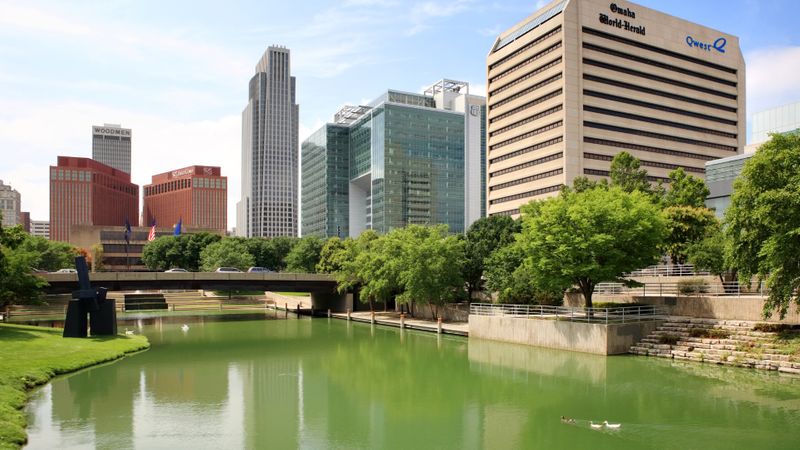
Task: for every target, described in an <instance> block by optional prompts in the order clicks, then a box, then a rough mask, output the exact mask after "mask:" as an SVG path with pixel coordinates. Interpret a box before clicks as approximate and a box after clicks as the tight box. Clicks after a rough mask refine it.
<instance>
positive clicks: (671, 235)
mask: <svg viewBox="0 0 800 450" xmlns="http://www.w3.org/2000/svg"><path fill="white" fill-rule="evenodd" d="M663 214H664V219H665V220H666V223H667V236H666V238H665V239H664V243H663V244H662V246H661V248H662V249H663V251H664V252H666V253H667V254H668V255H670V257H672V260H673V261H674V262H675V263H677V264H685V263H686V258H687V256H688V249H689V246H691V245H692V244H694V243H697V242H699V241H701V240H703V239H704V238H705V237H706V236H708V235H709V234H710V233H713V232H714V231H716V230H718V229H719V227H720V224H719V220H717V218H716V216H714V213H713V212H711V210H710V209H708V208H705V207H700V208H698V207H694V206H682V205H678V206H668V207H666V208H664V210H663Z"/></svg>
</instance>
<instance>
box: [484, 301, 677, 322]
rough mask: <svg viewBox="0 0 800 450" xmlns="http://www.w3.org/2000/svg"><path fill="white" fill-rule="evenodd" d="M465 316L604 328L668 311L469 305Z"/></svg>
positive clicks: (660, 308)
mask: <svg viewBox="0 0 800 450" xmlns="http://www.w3.org/2000/svg"><path fill="white" fill-rule="evenodd" d="M469 313H470V314H471V315H476V316H503V317H516V318H530V319H551V320H569V321H572V322H587V323H601V324H606V325H608V324H619V323H633V322H644V321H652V320H663V319H664V318H665V317H666V316H667V315H668V309H667V308H666V307H663V306H653V305H642V306H625V307H617V308H582V307H571V306H551V305H514V304H496V303H472V304H471V305H470V310H469Z"/></svg>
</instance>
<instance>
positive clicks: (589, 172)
mask: <svg viewBox="0 0 800 450" xmlns="http://www.w3.org/2000/svg"><path fill="white" fill-rule="evenodd" d="M583 174H584V175H597V176H599V177H607V176H610V175H609V172H608V171H607V170H597V169H583ZM647 180H648V181H653V182H659V181H661V182H664V183H669V182H670V179H669V178H664V177H656V176H653V175H648V176H647Z"/></svg>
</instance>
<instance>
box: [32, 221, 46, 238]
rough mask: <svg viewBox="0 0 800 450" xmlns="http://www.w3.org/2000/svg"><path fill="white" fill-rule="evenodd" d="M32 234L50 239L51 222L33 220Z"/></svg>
mask: <svg viewBox="0 0 800 450" xmlns="http://www.w3.org/2000/svg"><path fill="white" fill-rule="evenodd" d="M31 236H41V237H43V238H45V239H50V222H48V221H46V220H31Z"/></svg>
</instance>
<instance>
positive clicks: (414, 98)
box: [301, 80, 485, 237]
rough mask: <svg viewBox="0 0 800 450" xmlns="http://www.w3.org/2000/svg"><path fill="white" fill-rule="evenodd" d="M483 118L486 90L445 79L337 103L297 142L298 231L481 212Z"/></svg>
mask: <svg viewBox="0 0 800 450" xmlns="http://www.w3.org/2000/svg"><path fill="white" fill-rule="evenodd" d="M484 123H485V99H484V98H483V97H479V96H474V95H470V94H469V85H468V84H467V83H463V82H458V81H453V80H441V81H439V82H437V83H435V84H434V85H432V86H431V87H430V88H428V89H426V90H425V92H424V93H423V94H412V93H407V92H400V91H394V90H390V91H387V92H386V93H385V94H383V95H381V96H380V97H378V98H377V99H376V100H374V101H373V102H371V103H370V104H369V105H366V106H346V107H344V108H342V109H341V110H340V111H339V112H338V113H337V114H336V115H335V117H334V122H333V123H329V124H326V125H324V126H323V127H322V128H320V129H319V130H318V131H317V132H315V133H314V134H312V135H311V136H310V137H309V138H308V139H307V140H306V141H304V142H303V144H302V170H303V177H302V180H303V186H302V189H301V192H302V197H303V202H302V205H303V214H302V235H303V236H307V235H316V236H322V237H327V236H341V237H345V236H353V237H355V236H358V235H359V234H361V232H362V231H364V230H366V229H373V230H376V231H378V232H379V233H385V232H388V231H390V230H391V229H394V228H398V227H403V226H405V225H408V224H447V225H448V226H449V227H450V230H451V231H453V232H463V231H464V230H465V229H466V228H467V227H468V226H469V224H471V223H472V222H473V221H475V220H477V219H478V218H480V217H482V216H483V215H484V210H483V208H482V205H483V203H484V201H485V198H484V197H483V194H482V193H483V192H485V189H484V185H483V180H484V179H485V158H484V157H483V155H484V154H485V151H484V150H485V140H484V138H483V136H484V133H483V131H484V129H483V124H484Z"/></svg>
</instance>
